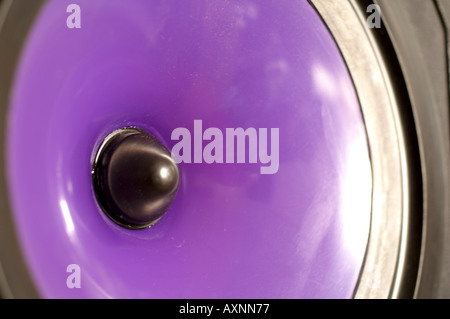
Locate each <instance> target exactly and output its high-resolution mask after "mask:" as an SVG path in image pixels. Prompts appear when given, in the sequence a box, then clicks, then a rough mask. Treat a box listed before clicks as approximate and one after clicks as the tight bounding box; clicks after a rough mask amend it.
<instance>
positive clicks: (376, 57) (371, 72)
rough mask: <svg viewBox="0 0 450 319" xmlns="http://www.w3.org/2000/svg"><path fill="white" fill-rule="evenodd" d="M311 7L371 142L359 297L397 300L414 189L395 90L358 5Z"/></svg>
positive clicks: (317, 1) (318, 1) (319, 0)
mask: <svg viewBox="0 0 450 319" xmlns="http://www.w3.org/2000/svg"><path fill="white" fill-rule="evenodd" d="M311 2H312V3H313V5H314V6H315V7H316V9H317V10H318V12H319V14H320V15H321V16H322V18H323V20H324V21H325V23H326V24H327V26H328V28H329V29H330V31H331V33H332V34H333V36H334V37H335V40H336V42H337V45H338V47H339V48H340V50H341V52H342V55H343V56H344V60H345V61H346V63H347V67H348V69H349V71H350V74H351V76H352V78H353V81H354V85H355V88H356V91H357V94H358V97H359V99H360V104H361V108H362V113H363V117H364V121H365V124H366V130H367V135H368V140H369V149H370V155H371V164H372V174H373V194H372V196H373V202H372V215H371V230H370V235H369V240H368V244H367V252H366V259H365V264H364V266H363V269H362V272H361V277H360V282H359V285H358V287H357V289H356V291H355V297H356V298H389V297H390V298H396V297H398V296H399V290H400V284H401V283H400V278H401V275H400V273H401V271H402V269H403V267H404V264H405V255H406V249H407V247H406V244H407V240H406V237H407V236H408V233H407V231H408V229H409V227H408V226H409V225H408V222H409V217H408V213H409V210H410V207H409V200H408V198H409V197H410V189H409V187H408V185H409V179H408V170H409V167H408V161H407V154H406V150H405V136H404V133H403V130H402V123H401V117H400V114H399V105H398V102H397V100H396V98H395V94H394V92H393V90H392V87H393V84H392V82H391V79H390V77H389V75H388V71H387V67H386V64H385V62H384V61H383V58H382V54H381V52H380V48H379V47H378V45H377V43H376V41H375V39H374V36H373V34H371V32H369V30H368V27H367V25H366V17H364V16H363V14H362V12H361V10H360V8H359V7H358V4H357V3H356V1H333V2H330V1H326V0H311ZM336 17H339V19H337V18H336Z"/></svg>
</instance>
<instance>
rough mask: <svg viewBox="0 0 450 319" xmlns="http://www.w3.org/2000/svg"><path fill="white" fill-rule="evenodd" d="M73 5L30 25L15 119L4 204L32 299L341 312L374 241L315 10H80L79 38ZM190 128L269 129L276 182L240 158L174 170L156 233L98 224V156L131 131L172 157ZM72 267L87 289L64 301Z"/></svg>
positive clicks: (274, 0)
mask: <svg viewBox="0 0 450 319" xmlns="http://www.w3.org/2000/svg"><path fill="white" fill-rule="evenodd" d="M70 3H71V1H62V0H54V1H48V2H47V3H46V5H45V6H44V7H43V9H42V12H41V13H40V15H39V16H38V18H37V20H36V22H35V24H34V27H33V29H32V31H31V33H30V34H29V38H28V40H27V43H26V45H25V47H24V50H23V55H22V56H21V60H20V65H19V68H18V71H17V77H16V80H15V85H14V90H13V96H12V102H11V105H10V114H9V126H8V132H9V135H8V145H9V147H8V153H7V154H8V168H9V184H10V194H11V201H12V206H13V210H14V217H15V222H16V225H17V227H18V232H19V235H20V241H21V245H22V247H23V251H24V253H25V256H26V260H27V263H28V266H29V269H30V271H31V273H32V276H33V278H34V280H35V282H36V285H37V287H38V289H39V291H40V293H41V294H42V296H43V297H46V298H54V297H55V298H76V297H81V298H91V297H93V298H97V297H98V298H103V297H118V298H121V297H125V298H141V297H143V298H185V297H188V298H349V297H352V295H353V292H354V290H355V287H356V284H357V281H358V276H359V273H360V270H361V267H362V264H363V258H364V254H365V248H366V243H367V238H368V232H369V224H370V210H371V169H370V161H369V155H368V146H367V140H366V135H365V128H364V123H363V119H362V115H361V111H360V107H359V104H358V99H357V96H356V93H355V91H354V87H353V85H352V81H351V78H350V76H349V74H348V72H347V69H346V66H345V63H344V61H343V59H342V57H341V55H340V53H339V50H338V49H337V46H336V44H335V43H334V41H333V39H332V37H331V35H330V34H329V32H328V30H327V28H326V26H325V25H324V24H323V22H322V21H321V19H320V17H319V16H318V14H317V13H316V12H315V10H314V9H313V8H312V7H311V5H310V4H309V3H308V2H307V1H291V0H286V1H280V0H264V1H206V0H195V1H194V0H193V1H149V0H133V1H132V2H125V1H122V0H107V1H106V0H105V1H100V0H96V1H88V0H78V1H77V3H78V5H79V7H80V9H81V28H79V29H78V28H68V27H67V25H66V22H67V21H66V19H67V17H68V16H69V15H70V13H67V12H66V9H67V7H68V5H69V4H70ZM195 120H201V121H202V122H201V123H202V130H203V131H205V130H206V129H207V128H210V127H214V128H217V129H219V130H220V131H221V132H224V134H225V132H226V129H227V128H239V127H241V128H244V129H247V128H255V130H256V131H257V132H259V131H258V129H259V128H267V129H268V130H269V132H270V128H278V129H279V159H278V169H277V171H276V172H275V173H274V174H261V167H262V166H267V165H265V164H262V163H261V162H260V161H257V163H249V161H250V160H249V158H248V154H247V158H246V161H245V163H234V164H230V163H212V164H208V163H205V160H204V159H202V163H180V164H179V169H180V174H181V184H180V187H179V190H178V195H177V197H176V199H175V200H174V202H173V203H172V206H171V208H170V209H169V211H168V212H167V213H166V215H164V216H163V218H162V219H161V220H160V221H158V222H157V224H156V225H154V226H153V227H151V228H148V229H143V230H129V229H125V228H122V227H120V226H119V225H117V224H115V223H114V222H113V221H111V220H110V219H109V218H108V217H107V216H105V214H104V213H103V211H102V210H101V208H100V207H99V205H98V203H97V201H96V197H95V194H94V191H93V185H92V176H91V170H92V165H93V161H94V156H95V153H96V151H97V148H98V147H99V145H100V144H101V143H102V141H103V139H104V138H105V137H106V136H107V135H108V134H110V133H111V132H113V131H114V130H116V129H119V128H122V127H129V126H133V127H138V128H140V129H143V130H146V131H147V132H150V133H151V134H152V135H153V136H156V137H158V138H159V139H160V141H162V142H163V143H164V144H165V145H166V146H167V147H168V148H169V149H172V148H173V147H174V145H175V144H176V143H177V142H178V141H177V140H172V138H171V137H172V132H173V131H174V130H175V129H176V128H186V129H187V130H189V131H190V132H191V134H192V137H193V138H194V135H195V134H194V133H195V132H194V121H195ZM196 123H199V122H196ZM258 138H261V135H259V136H258ZM269 140H270V139H269ZM223 142H224V143H225V141H223ZM272 143H275V140H272ZM207 144H208V141H203V145H202V146H203V147H205V145H207ZM269 144H270V143H269ZM195 147H196V146H194V144H193V145H192V154H193V156H194V148H195ZM197 147H198V146H197ZM224 149H225V148H224ZM269 150H270V148H269ZM235 151H237V149H235ZM247 151H248V150H247ZM224 158H225V154H224ZM258 159H259V158H258ZM274 161H275V159H274ZM193 162H194V160H193ZM73 264H76V265H78V266H79V269H80V271H81V272H80V283H81V286H80V288H76V287H74V288H70V287H68V285H67V278H68V276H69V275H71V273H70V272H68V266H69V265H73ZM70 269H72V268H70V267H69V270H70Z"/></svg>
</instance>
